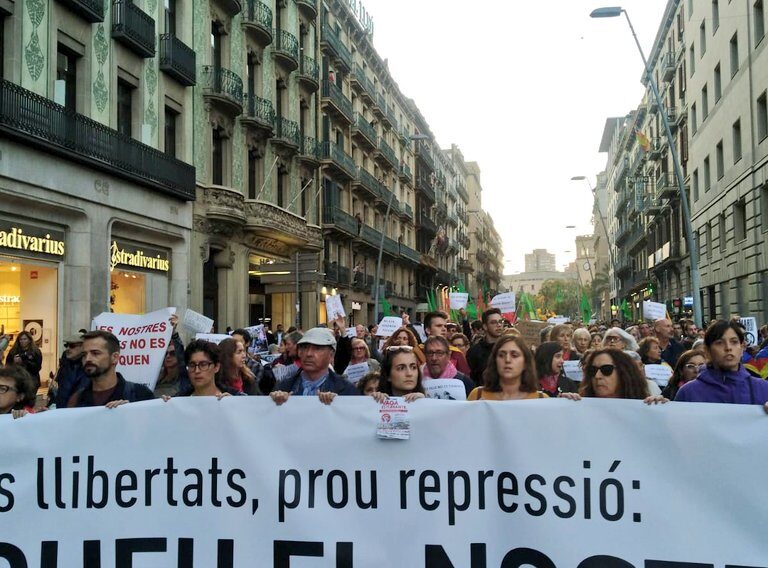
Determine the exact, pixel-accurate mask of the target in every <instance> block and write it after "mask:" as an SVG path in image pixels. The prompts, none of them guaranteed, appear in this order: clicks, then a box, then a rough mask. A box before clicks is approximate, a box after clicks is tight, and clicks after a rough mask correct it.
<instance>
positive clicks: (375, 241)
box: [360, 223, 381, 250]
mask: <svg viewBox="0 0 768 568" xmlns="http://www.w3.org/2000/svg"><path fill="white" fill-rule="evenodd" d="M360 236H361V237H362V239H363V243H365V244H366V245H368V246H369V247H370V248H372V249H374V250H379V245H380V244H381V232H380V231H377V230H376V229H374V228H373V227H371V226H369V225H366V224H365V223H363V225H362V228H361V230H360Z"/></svg>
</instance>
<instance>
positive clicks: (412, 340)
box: [381, 326, 427, 365]
mask: <svg viewBox="0 0 768 568" xmlns="http://www.w3.org/2000/svg"><path fill="white" fill-rule="evenodd" d="M399 345H406V346H409V347H411V348H412V349H413V352H414V354H415V355H416V358H417V359H418V360H419V365H423V364H424V363H426V362H427V358H426V357H425V356H424V352H423V351H422V350H421V348H419V342H418V341H417V340H416V336H415V335H414V334H413V332H412V331H411V330H410V329H408V328H407V327H406V326H403V327H400V328H398V329H397V331H395V333H393V334H392V335H390V336H389V337H388V338H387V340H386V341H385V342H384V347H383V348H382V350H381V354H382V355H385V354H386V351H387V349H389V348H390V347H397V346H399Z"/></svg>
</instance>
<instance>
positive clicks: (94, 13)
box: [59, 0, 104, 24]
mask: <svg viewBox="0 0 768 568" xmlns="http://www.w3.org/2000/svg"><path fill="white" fill-rule="evenodd" d="M59 2H61V3H62V4H66V5H67V6H69V8H70V9H71V10H72V11H73V12H77V13H78V14H80V16H82V17H83V18H84V19H85V20H86V21H88V22H90V23H91V24H95V23H96V22H103V21H104V2H103V0H59Z"/></svg>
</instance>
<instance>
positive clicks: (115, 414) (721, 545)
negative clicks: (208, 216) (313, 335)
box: [0, 396, 768, 568]
mask: <svg viewBox="0 0 768 568" xmlns="http://www.w3.org/2000/svg"><path fill="white" fill-rule="evenodd" d="M401 410H403V411H407V424H405V423H403V421H402V420H398V419H397V418H395V413H397V414H406V413H405V412H400V411H401ZM385 414H386V416H385ZM302 424H303V425H308V427H311V435H308V429H307V427H304V428H299V427H297V425H302ZM394 426H400V428H395V427H394ZM405 430H408V431H410V439H408V440H399V441H398V440H380V439H377V435H387V434H388V433H389V434H391V437H397V438H405V437H407V436H405V435H400V434H405ZM158 432H188V433H192V432H193V433H194V435H186V436H177V437H176V438H174V440H173V442H172V443H162V442H161V441H160V440H158ZM259 432H262V433H264V432H268V433H269V435H268V436H267V435H265V436H260V437H259V439H258V443H254V434H255V433H259ZM84 433H88V434H89V435H84ZM562 433H567V434H566V435H563V434H562ZM766 433H768V416H766V414H765V412H764V411H763V409H762V408H761V406H759V405H753V406H750V405H745V404H695V403H680V402H670V403H668V404H664V405H651V406H649V405H646V404H643V401H641V400H614V399H611V400H603V399H584V400H581V401H579V402H574V401H570V400H564V399H549V400H546V399H537V400H522V401H510V402H493V401H481V402H452V401H451V402H446V401H440V400H430V399H424V400H417V401H415V402H410V403H408V402H403V401H402V400H400V401H398V400H397V399H395V400H391V401H389V403H388V404H387V405H383V404H382V405H379V404H376V402H375V401H374V400H373V398H372V397H363V396H359V397H357V396H349V397H336V399H335V400H334V401H333V403H332V404H331V405H330V407H329V406H326V405H323V404H319V403H318V401H317V397H302V396H292V397H291V398H290V399H289V400H288V401H287V402H286V403H285V404H283V405H281V406H277V405H275V403H274V402H273V401H272V400H270V398H269V397H264V396H259V397H251V396H232V397H225V398H223V399H221V400H216V397H212V396H210V397H208V396H201V397H182V398H173V399H171V400H170V401H168V402H163V401H161V400H151V401H147V402H139V403H133V404H126V405H124V406H121V407H119V408H117V409H114V410H105V409H104V408H83V409H70V410H66V411H62V410H55V411H52V412H40V413H37V414H32V415H29V416H25V417H24V418H21V419H19V420H13V419H12V418H11V416H10V415H5V416H0V456H2V469H0V471H1V472H2V473H0V508H2V513H0V526H2V536H1V537H0V542H1V543H2V547H0V564H2V565H4V566H11V567H14V568H16V567H19V566H29V567H30V568H31V567H38V566H55V565H56V562H55V561H54V560H52V558H56V557H58V559H59V561H60V562H59V563H58V565H59V566H64V565H66V566H84V565H89V566H96V565H101V566H104V567H105V568H107V567H114V566H116V565H117V566H130V565H132V566H137V567H138V566H142V567H150V566H151V567H158V568H164V567H170V566H184V567H185V568H190V567H192V566H193V565H194V567H196V568H209V567H215V566H219V567H221V568H231V567H246V566H248V567H250V566H259V567H272V566H276V567H286V568H287V567H288V566H296V567H297V568H298V567H299V566H301V567H306V568H310V567H311V568H331V567H333V566H340V567H345V568H351V567H353V566H354V567H355V568H359V567H365V568H370V567H375V568H379V567H385V566H398V567H402V568H434V567H438V566H441V567H447V566H453V567H455V568H469V567H470V566H487V568H499V567H530V568H534V567H535V568H544V567H549V568H576V567H578V566H581V567H582V568H609V567H610V568H618V567H624V568H630V567H634V568H650V567H653V568H663V567H669V568H672V567H676V566H677V567H680V566H689V567H693V566H697V567H702V568H706V567H709V568H726V567H727V566H732V567H735V566H741V567H745V568H746V567H755V568H757V567H764V566H766V559H768V539H766V538H765V522H764V521H765V518H766V517H765V501H764V500H763V499H762V498H760V494H761V492H760V490H759V488H761V487H763V486H764V485H765V472H766V471H768V444H766V443H765V440H766ZM62 440H66V450H63V449H62ZM318 440H335V441H336V442H338V443H340V444H343V451H336V450H333V449H329V445H328V444H323V443H319V442H318ZM713 456H716V459H713ZM89 472H91V473H89ZM214 480H215V482H214ZM213 483H216V485H213ZM73 484H74V485H73ZM214 488H215V489H214ZM311 488H314V489H313V491H310V489H311ZM734 515H735V516H734ZM64 519H65V520H66V522H64ZM30 527H33V528H34V530H30ZM373 527H377V528H380V529H377V530H374V529H373ZM680 527H685V537H684V538H660V537H659V535H669V534H676V533H675V531H678V532H679V531H680ZM254 535H257V537H254ZM553 535H561V536H562V535H567V545H564V544H563V542H564V541H563V539H562V538H560V539H558V538H554V537H553ZM84 543H85V544H84ZM84 553H85V556H86V558H87V559H88V560H86V562H85V563H84V562H83V557H84ZM193 554H194V562H193V561H192V558H193ZM302 556H303V557H302ZM307 556H315V558H307ZM182 557H183V558H186V560H183V561H181V562H179V559H180V558H182ZM9 558H11V559H12V560H10V561H8V559H9ZM228 558H229V559H230V560H227V559H228ZM67 559H69V560H67ZM345 559H346V560H345ZM352 559H354V560H352ZM505 559H506V560H505ZM97 560H98V561H99V562H97Z"/></svg>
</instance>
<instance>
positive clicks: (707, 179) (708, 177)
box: [702, 156, 712, 193]
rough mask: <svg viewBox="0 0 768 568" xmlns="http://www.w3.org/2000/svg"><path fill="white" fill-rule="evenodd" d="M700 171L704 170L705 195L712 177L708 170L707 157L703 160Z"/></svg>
mask: <svg viewBox="0 0 768 568" xmlns="http://www.w3.org/2000/svg"><path fill="white" fill-rule="evenodd" d="M702 169H703V170H704V193H706V192H707V191H709V188H710V187H711V185H712V176H711V174H710V170H709V156H707V157H706V158H704V165H703V166H702Z"/></svg>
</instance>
